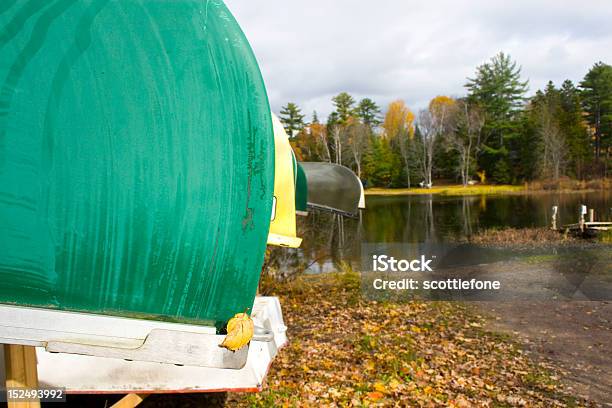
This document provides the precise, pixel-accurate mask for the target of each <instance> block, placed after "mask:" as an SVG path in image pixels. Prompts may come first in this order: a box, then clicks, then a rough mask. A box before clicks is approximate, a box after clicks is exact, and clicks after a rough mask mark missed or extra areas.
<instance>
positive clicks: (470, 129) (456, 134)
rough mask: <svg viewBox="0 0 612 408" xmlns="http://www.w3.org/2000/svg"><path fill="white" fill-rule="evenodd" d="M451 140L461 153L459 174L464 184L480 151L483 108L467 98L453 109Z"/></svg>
mask: <svg viewBox="0 0 612 408" xmlns="http://www.w3.org/2000/svg"><path fill="white" fill-rule="evenodd" d="M452 115H453V116H452V119H451V121H452V125H451V132H450V134H449V136H450V142H451V145H452V147H453V148H454V149H455V150H456V151H457V152H458V154H459V174H460V176H461V182H462V184H463V186H467V184H468V181H469V180H470V179H471V171H472V169H473V167H474V160H475V159H477V157H478V153H479V152H480V148H481V144H482V142H483V140H482V129H483V127H484V124H485V117H484V113H483V112H482V110H481V109H480V108H479V107H477V106H474V105H471V104H470V103H469V102H468V101H466V100H465V99H462V100H460V101H458V102H457V105H456V108H455V109H453V111H452Z"/></svg>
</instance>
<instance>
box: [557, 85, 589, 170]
mask: <svg viewBox="0 0 612 408" xmlns="http://www.w3.org/2000/svg"><path fill="white" fill-rule="evenodd" d="M559 98H560V107H561V112H562V114H561V116H560V117H559V124H560V126H561V129H562V131H563V132H564V133H565V135H566V138H567V145H568V149H569V154H570V158H569V159H570V163H569V167H570V169H571V172H572V175H573V176H574V177H577V178H583V177H584V176H585V174H584V173H585V167H586V165H587V163H588V162H589V161H590V160H591V157H592V149H591V143H590V137H589V132H588V129H587V127H586V124H585V121H584V118H583V113H582V106H581V98H580V92H579V91H578V89H576V87H575V86H574V84H573V83H572V81H570V80H566V81H565V82H563V84H562V85H561V89H560V90H559Z"/></svg>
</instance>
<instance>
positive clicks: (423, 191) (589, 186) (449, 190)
mask: <svg viewBox="0 0 612 408" xmlns="http://www.w3.org/2000/svg"><path fill="white" fill-rule="evenodd" d="M610 187H612V178H601V179H593V180H573V179H570V178H567V177H566V178H561V179H559V180H557V181H531V182H529V183H526V184H524V185H510V184H499V185H492V184H476V185H473V186H466V187H464V186H462V185H440V186H434V187H432V188H421V187H413V188H378V187H373V188H369V189H367V190H366V191H365V194H366V195H384V196H393V195H429V194H435V195H446V196H465V195H485V194H517V193H528V194H532V193H543V192H550V191H556V192H561V193H575V192H585V191H598V190H606V189H609V188H610Z"/></svg>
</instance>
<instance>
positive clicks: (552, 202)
mask: <svg viewBox="0 0 612 408" xmlns="http://www.w3.org/2000/svg"><path fill="white" fill-rule="evenodd" d="M580 204H586V205H588V207H589V208H594V209H595V214H596V218H597V219H598V220H602V221H610V220H612V213H611V208H612V194H611V193H610V192H594V193H584V194H583V193H573V194H543V193H538V194H531V195H526V194H524V195H500V196H484V195H483V196H466V197H444V196H431V195H422V196H368V197H367V198H366V207H367V209H366V210H365V211H363V212H362V213H361V214H360V216H359V218H356V219H349V218H344V217H341V216H338V215H334V214H329V213H321V212H311V213H310V215H309V216H308V217H298V232H299V235H300V236H302V237H303V238H304V241H303V243H302V247H301V248H300V249H298V250H289V251H288V250H286V249H273V250H272V254H273V256H272V263H273V266H275V267H276V269H277V270H278V271H282V273H283V274H287V273H291V272H292V271H304V270H306V272H307V273H321V272H328V271H331V270H334V269H337V267H338V266H339V265H340V263H341V262H343V261H344V262H349V263H351V264H353V265H356V264H358V263H359V259H360V248H361V244H362V243H366V242H367V243H374V242H387V243H392V242H395V243H402V242H403V243H446V242H453V241H457V240H461V239H464V238H467V237H470V236H471V235H473V234H477V233H478V232H479V231H482V230H484V229H490V228H508V227H512V228H528V227H545V226H549V225H550V219H551V216H552V207H553V206H558V207H559V215H558V216H559V225H562V224H566V223H573V222H576V221H577V218H578V208H579V206H580Z"/></svg>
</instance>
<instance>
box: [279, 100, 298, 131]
mask: <svg viewBox="0 0 612 408" xmlns="http://www.w3.org/2000/svg"><path fill="white" fill-rule="evenodd" d="M280 121H281V123H282V124H283V127H284V128H285V132H287V135H288V136H289V137H290V138H293V137H295V136H297V134H298V133H300V132H301V131H302V129H304V115H302V112H301V110H300V108H299V107H298V106H297V105H296V104H295V103H293V102H289V103H288V104H287V106H284V107H283V108H282V109H281V111H280Z"/></svg>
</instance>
